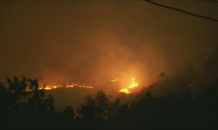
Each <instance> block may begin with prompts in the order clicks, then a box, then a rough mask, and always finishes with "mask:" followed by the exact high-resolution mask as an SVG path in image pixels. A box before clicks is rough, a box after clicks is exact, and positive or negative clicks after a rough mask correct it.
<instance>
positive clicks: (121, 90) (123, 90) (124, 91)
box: [119, 88, 131, 93]
mask: <svg viewBox="0 0 218 130" xmlns="http://www.w3.org/2000/svg"><path fill="white" fill-rule="evenodd" d="M119 92H123V93H131V92H130V91H129V89H127V88H123V89H120V91H119Z"/></svg>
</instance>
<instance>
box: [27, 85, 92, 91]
mask: <svg viewBox="0 0 218 130" xmlns="http://www.w3.org/2000/svg"><path fill="white" fill-rule="evenodd" d="M63 87H65V88H73V87H80V88H93V86H92V85H85V84H82V85H81V84H79V83H73V84H72V85H69V84H67V85H63V86H61V85H54V86H46V87H39V90H42V89H44V90H52V89H57V88H63ZM27 91H30V90H27Z"/></svg>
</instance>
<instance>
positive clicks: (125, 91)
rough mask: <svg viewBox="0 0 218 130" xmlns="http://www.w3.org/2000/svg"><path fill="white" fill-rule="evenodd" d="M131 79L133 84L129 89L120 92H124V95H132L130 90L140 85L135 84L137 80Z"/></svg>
mask: <svg viewBox="0 0 218 130" xmlns="http://www.w3.org/2000/svg"><path fill="white" fill-rule="evenodd" d="M131 79H132V82H131V84H130V85H129V87H128V88H123V89H121V90H120V91H119V92H123V93H127V94H129V93H131V92H130V89H132V88H135V87H137V86H138V83H136V82H135V78H131Z"/></svg>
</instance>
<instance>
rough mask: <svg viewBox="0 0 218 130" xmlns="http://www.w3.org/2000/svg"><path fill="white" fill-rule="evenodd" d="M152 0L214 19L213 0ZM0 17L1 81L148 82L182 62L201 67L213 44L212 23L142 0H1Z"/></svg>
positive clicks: (215, 30) (217, 29)
mask: <svg viewBox="0 0 218 130" xmlns="http://www.w3.org/2000/svg"><path fill="white" fill-rule="evenodd" d="M157 2H159V3H162V4H165V5H168V6H173V7H176V8H180V9H184V10H187V11H190V12H193V13H196V14H201V15H206V16H209V17H213V18H216V19H218V13H217V12H218V4H216V3H212V2H207V1H183V2H182V1H179V2H178V1H177V2H172V1H164V2H163V1H157ZM0 14H1V17H0V36H1V38H0V49H1V50H0V59H1V60H0V64H1V67H0V73H1V75H0V81H2V82H5V81H6V77H7V76H9V77H12V76H13V75H16V76H20V75H24V76H27V77H29V78H34V77H36V78H38V79H39V82H40V83H41V84H42V83H47V84H59V83H63V82H69V83H71V82H74V81H76V82H85V83H93V84H96V83H98V84H104V83H107V82H108V81H110V80H111V79H114V78H125V77H135V78H136V79H137V81H138V82H139V83H148V82H150V81H151V78H152V75H158V73H160V72H162V71H164V72H165V73H166V74H167V76H170V75H173V74H174V73H176V72H175V69H176V68H177V67H180V66H181V65H182V64H183V63H185V62H186V61H189V62H191V63H192V64H193V65H194V68H195V70H196V71H200V69H201V67H202V64H203V63H204V62H205V60H206V59H207V58H208V57H209V55H210V53H211V51H212V49H213V48H214V46H215V45H216V44H217V43H218V37H217V34H218V23H216V22H214V21H210V20H205V19H202V18H197V17H193V16H190V15H187V14H183V13H180V12H176V11H172V10H169V9H165V8H162V7H159V6H155V5H152V4H150V3H147V2H144V1H137V2H136V1H126V2H122V1H120V2H116V1H103V2H101V1H93V2H88V1H85V2H80V1H64V2H62V1H53V2H52V1H31V2H27V1H25V2H21V1H19V2H16V1H12V2H6V1H1V2H0ZM81 76H83V78H81ZM116 91H117V89H116Z"/></svg>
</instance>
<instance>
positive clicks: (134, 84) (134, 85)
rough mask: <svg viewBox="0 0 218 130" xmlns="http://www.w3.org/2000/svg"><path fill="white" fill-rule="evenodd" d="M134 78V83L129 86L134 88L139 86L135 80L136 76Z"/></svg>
mask: <svg viewBox="0 0 218 130" xmlns="http://www.w3.org/2000/svg"><path fill="white" fill-rule="evenodd" d="M131 79H132V84H131V85H130V86H129V88H134V87H137V86H138V83H136V82H135V78H131Z"/></svg>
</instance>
